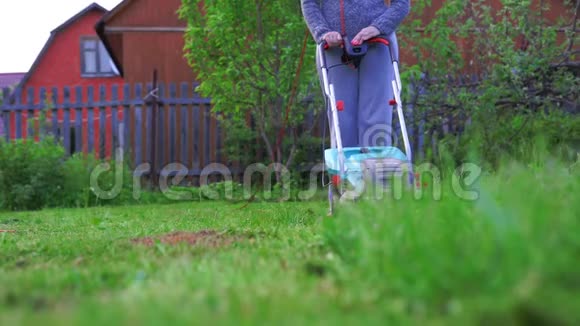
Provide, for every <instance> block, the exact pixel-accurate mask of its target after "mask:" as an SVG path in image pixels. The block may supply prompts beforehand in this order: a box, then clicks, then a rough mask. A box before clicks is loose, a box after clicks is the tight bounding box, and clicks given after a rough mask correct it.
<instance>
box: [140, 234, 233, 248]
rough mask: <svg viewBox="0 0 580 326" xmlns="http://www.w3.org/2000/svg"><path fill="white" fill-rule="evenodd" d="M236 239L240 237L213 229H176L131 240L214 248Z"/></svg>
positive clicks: (147, 244) (150, 243)
mask: <svg viewBox="0 0 580 326" xmlns="http://www.w3.org/2000/svg"><path fill="white" fill-rule="evenodd" d="M238 240H240V237H236V236H233V235H228V234H222V233H218V232H217V231H214V230H202V231H198V232H185V231H176V232H172V233H168V234H164V235H160V236H157V237H144V238H138V239H133V240H132V242H133V243H135V244H141V245H146V246H153V245H155V243H156V242H157V241H159V242H160V243H162V244H167V245H179V244H189V245H192V246H204V247H213V248H215V247H224V246H228V245H230V244H232V243H234V242H236V241H238Z"/></svg>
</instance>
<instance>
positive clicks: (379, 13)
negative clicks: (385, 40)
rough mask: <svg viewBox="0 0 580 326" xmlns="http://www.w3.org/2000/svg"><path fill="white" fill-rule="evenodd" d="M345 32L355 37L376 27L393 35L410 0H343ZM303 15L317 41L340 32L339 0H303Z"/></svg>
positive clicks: (382, 33)
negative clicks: (364, 30)
mask: <svg viewBox="0 0 580 326" xmlns="http://www.w3.org/2000/svg"><path fill="white" fill-rule="evenodd" d="M343 1H344V21H345V30H346V35H347V36H348V37H349V38H351V39H352V38H353V37H355V36H356V34H358V32H360V30H361V29H363V28H365V27H368V26H374V27H376V28H377V29H378V30H379V31H380V32H381V35H384V36H388V35H390V34H392V33H393V32H394V31H395V30H396V29H397V27H398V26H399V24H401V22H402V21H403V19H404V18H405V17H406V16H407V15H408V14H409V7H410V4H409V1H410V0H391V6H390V7H387V6H386V5H385V1H384V0H343ZM301 5H302V14H303V15H304V19H305V20H306V24H307V25H308V28H309V29H310V33H311V34H312V36H313V37H314V40H315V41H316V42H317V43H319V42H321V41H322V36H323V35H324V34H325V33H327V32H339V33H341V31H342V29H341V19H340V0H301Z"/></svg>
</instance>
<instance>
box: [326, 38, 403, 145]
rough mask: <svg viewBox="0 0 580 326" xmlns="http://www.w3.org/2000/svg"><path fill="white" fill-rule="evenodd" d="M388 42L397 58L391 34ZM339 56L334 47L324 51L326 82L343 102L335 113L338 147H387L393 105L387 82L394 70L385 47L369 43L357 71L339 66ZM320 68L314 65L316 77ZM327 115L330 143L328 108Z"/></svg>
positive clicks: (338, 49)
mask: <svg viewBox="0 0 580 326" xmlns="http://www.w3.org/2000/svg"><path fill="white" fill-rule="evenodd" d="M388 39H389V42H390V43H391V49H393V52H394V53H393V56H394V57H395V58H397V56H398V47H397V42H396V36H395V34H394V33H393V34H392V35H391V36H390V37H389V38H388ZM342 53H343V50H342V49H341V48H337V47H335V48H331V49H328V50H326V51H324V55H325V56H326V66H327V68H328V69H329V70H328V80H329V83H332V84H333V85H334V92H335V96H336V101H337V102H338V101H343V102H344V110H343V111H338V121H339V125H340V132H341V136H342V137H341V138H342V146H343V147H368V146H390V145H391V144H392V143H393V137H395V135H394V134H393V132H392V130H393V128H392V116H393V106H391V105H390V104H389V101H390V100H391V99H393V98H394V96H393V89H392V83H391V82H392V80H393V79H394V71H393V64H392V60H391V52H390V51H389V48H388V47H387V46H385V45H384V44H380V43H370V44H369V47H368V52H367V54H366V55H365V56H364V57H363V59H362V61H361V63H360V65H359V67H358V69H353V68H351V67H349V66H346V65H343V64H342V61H341V56H342ZM320 66H321V63H320V62H317V67H318V74H319V76H321V70H320ZM321 85H322V79H321ZM327 113H328V118H329V126H330V128H331V139H332V140H333V144H334V139H335V138H334V130H332V128H333V123H332V114H331V111H330V108H328V112H327Z"/></svg>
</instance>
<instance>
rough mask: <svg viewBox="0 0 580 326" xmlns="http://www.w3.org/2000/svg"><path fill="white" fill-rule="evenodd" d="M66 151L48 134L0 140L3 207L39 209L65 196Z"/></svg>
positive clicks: (0, 204) (0, 189)
mask: <svg viewBox="0 0 580 326" xmlns="http://www.w3.org/2000/svg"><path fill="white" fill-rule="evenodd" d="M63 157H64V150H63V148H62V147H60V146H58V145H56V143H55V142H54V139H53V138H50V137H47V138H44V139H42V140H41V141H40V142H38V143H36V142H34V141H30V140H22V139H19V140H15V141H14V142H13V143H7V142H5V141H4V140H1V141H0V207H2V208H4V209H9V210H21V209H39V208H42V207H44V206H46V205H48V203H50V202H54V201H55V200H56V199H57V198H59V197H60V196H61V195H62V191H63V187H62V180H63V179H64V178H65V172H64V169H63Z"/></svg>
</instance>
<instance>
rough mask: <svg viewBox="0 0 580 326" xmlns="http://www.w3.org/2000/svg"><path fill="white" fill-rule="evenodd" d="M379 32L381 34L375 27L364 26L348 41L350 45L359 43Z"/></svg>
mask: <svg viewBox="0 0 580 326" xmlns="http://www.w3.org/2000/svg"><path fill="white" fill-rule="evenodd" d="M379 34H381V32H380V31H379V30H378V29H377V28H376V27H374V26H369V27H365V28H363V29H362V30H361V31H360V32H358V34H357V35H356V36H355V37H354V38H353V39H352V41H351V42H350V43H352V45H361V44H362V43H363V42H364V41H366V40H369V39H371V38H373V37H375V36H377V35H379Z"/></svg>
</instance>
